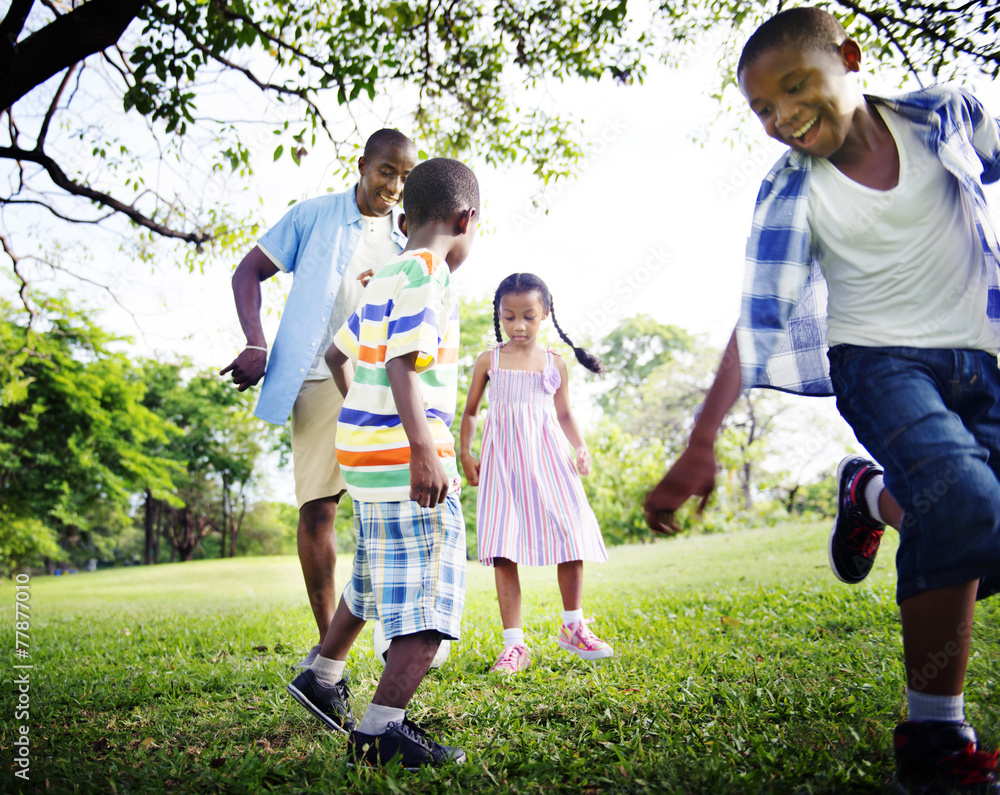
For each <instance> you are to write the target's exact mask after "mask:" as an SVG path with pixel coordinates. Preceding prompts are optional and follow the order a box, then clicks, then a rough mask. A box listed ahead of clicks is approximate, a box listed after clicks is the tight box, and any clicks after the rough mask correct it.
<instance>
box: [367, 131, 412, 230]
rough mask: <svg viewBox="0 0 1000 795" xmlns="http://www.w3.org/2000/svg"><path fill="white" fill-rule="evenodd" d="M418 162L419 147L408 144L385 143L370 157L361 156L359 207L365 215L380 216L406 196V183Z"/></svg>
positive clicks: (386, 213)
mask: <svg viewBox="0 0 1000 795" xmlns="http://www.w3.org/2000/svg"><path fill="white" fill-rule="evenodd" d="M416 164H417V148H416V147H415V146H414V145H413V144H410V145H409V146H395V145H389V146H384V147H382V148H381V149H379V150H376V152H375V154H374V155H372V157H371V159H367V158H365V157H360V158H359V159H358V173H359V174H361V181H360V182H359V183H358V191H357V198H358V208H359V209H360V210H361V214H362V215H368V216H375V217H381V216H385V215H388V214H389V213H390V212H392V208H393V207H395V206H396V205H397V204H399V202H400V200H401V199H402V198H403V184H404V183H405V182H406V177H407V176H408V175H409V173H410V171H412V170H413V167H414V166H415V165H416Z"/></svg>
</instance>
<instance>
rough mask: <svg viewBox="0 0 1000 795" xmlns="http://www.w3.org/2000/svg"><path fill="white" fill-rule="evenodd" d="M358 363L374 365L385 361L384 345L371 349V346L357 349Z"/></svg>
mask: <svg viewBox="0 0 1000 795" xmlns="http://www.w3.org/2000/svg"><path fill="white" fill-rule="evenodd" d="M358 361H359V362H367V363H368V364H376V363H377V362H384V361H385V345H379V346H378V348H373V347H372V346H371V345H362V346H360V347H359V348H358Z"/></svg>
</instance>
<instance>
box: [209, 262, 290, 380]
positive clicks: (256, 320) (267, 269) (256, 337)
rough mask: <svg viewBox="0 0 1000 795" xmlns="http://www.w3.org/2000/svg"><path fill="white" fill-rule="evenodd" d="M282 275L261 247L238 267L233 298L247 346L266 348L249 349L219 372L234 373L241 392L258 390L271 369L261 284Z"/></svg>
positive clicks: (221, 373)
mask: <svg viewBox="0 0 1000 795" xmlns="http://www.w3.org/2000/svg"><path fill="white" fill-rule="evenodd" d="M277 272H278V266H277V265H275V264H274V263H273V262H271V259H270V257H268V256H267V254H265V253H264V252H263V251H262V250H261V249H260V247H259V246H254V247H253V248H252V249H251V250H250V253H248V254H247V255H246V256H245V257H244V258H243V259H242V261H241V262H240V264H239V265H238V266H237V267H236V271H235V272H234V273H233V298H234V299H235V300H236V315H237V316H238V317H239V319H240V326H241V327H242V329H243V333H244V334H245V335H246V338H247V345H253V346H256V348H264V349H265V350H256V349H255V348H246V349H244V350H243V351H241V352H240V355H239V356H237V357H236V358H235V359H233V361H231V362H230V363H229V364H228V365H226V367H224V368H223V369H222V370H220V371H219V375H225V374H226V373H228V372H230V371H232V374H233V375H232V378H233V383H234V384H236V386H237V387H238V388H239V390H240V392H243V391H244V390H246V389H249V388H250V387H252V386H255V385H256V384H257V383H258V382H259V381H260V379H261V378H263V377H264V369H265V368H266V366H267V350H266V348H267V340H266V339H265V337H264V328H263V326H261V324H260V283H261V282H262V281H264V280H265V279H270V278H271V277H272V276H274V274H276V273H277Z"/></svg>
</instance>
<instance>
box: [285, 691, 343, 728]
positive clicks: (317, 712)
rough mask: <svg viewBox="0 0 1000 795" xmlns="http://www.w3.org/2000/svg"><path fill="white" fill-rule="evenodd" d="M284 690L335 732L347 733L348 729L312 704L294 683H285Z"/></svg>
mask: <svg viewBox="0 0 1000 795" xmlns="http://www.w3.org/2000/svg"><path fill="white" fill-rule="evenodd" d="M285 690H287V691H288V692H289V694H290V695H291V697H292V698H294V699H295V700H296V701H298V702H299V703H300V704H301V705H302V706H303V707H305V708H306V709H307V710H309V711H310V712H311V713H312V714H313V715H315V716H316V717H317V718H319V719H320V720H321V721H323V724H324V725H325V726H326V727H327V728H328V729H331V730H333V731H335V732H340V733H341V734H348V733H349V729H346V728H344V727H343V726H341V725H340V724H339V723H336V722H335V721H334V720H333V719H332V718H331V717H330V716H329V715H327V714H326V713H325V712H323V710H321V709H320V708H319V707H317V706H316V705H315V704H313V703H312V702H311V701H310V700H309V699H308V697H307V696H306V694H305V693H303V692H302V691H301V690H299V689H298V688H297V687H295V685H293V684H291V683H289V684H288V685H286V687H285Z"/></svg>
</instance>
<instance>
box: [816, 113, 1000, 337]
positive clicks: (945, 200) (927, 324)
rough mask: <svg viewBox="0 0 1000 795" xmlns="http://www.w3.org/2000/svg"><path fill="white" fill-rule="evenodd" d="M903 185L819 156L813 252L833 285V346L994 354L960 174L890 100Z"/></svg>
mask: <svg viewBox="0 0 1000 795" xmlns="http://www.w3.org/2000/svg"><path fill="white" fill-rule="evenodd" d="M878 112H879V113H880V114H881V116H882V118H883V119H885V122H886V124H887V125H888V127H889V131H890V133H892V137H893V138H894V139H895V141H896V149H897V151H898V152H899V184H897V185H896V186H895V187H894V188H892V189H891V190H887V191H880V190H875V189H874V188H869V187H866V186H865V185H861V184H859V183H857V182H855V181H854V180H852V179H851V178H850V177H847V176H845V175H844V174H843V173H842V172H841V171H839V170H838V169H837V168H836V166H834V165H833V164H832V163H830V162H829V161H828V160H820V159H817V160H816V161H815V163H814V167H813V170H812V178H811V181H810V187H809V192H810V194H809V225H810V228H811V230H812V236H813V254H814V255H815V256H816V259H817V261H818V262H819V265H820V268H821V269H822V271H823V275H824V276H825V277H826V281H827V283H828V285H829V288H830V293H829V302H828V308H827V314H828V323H829V329H828V333H827V341H828V342H829V344H830V345H837V344H840V343H849V344H852V345H864V346H870V347H871V346H874V347H881V346H910V347H917V348H968V349H978V350H985V351H988V352H990V353H994V354H996V353H997V352H998V351H1000V334H998V333H997V332H996V331H994V330H993V327H992V325H991V324H990V322H989V320H988V319H987V317H986V297H987V279H986V274H985V263H984V259H983V253H982V248H981V247H980V245H979V243H978V238H977V232H976V227H975V223H974V221H973V215H972V211H971V208H969V206H968V204H967V202H966V199H965V197H964V196H963V195H962V191H961V188H960V186H959V184H958V181H957V180H956V179H955V178H954V177H953V176H952V175H951V174H950V173H949V172H948V171H947V170H946V169H945V167H944V166H943V165H942V164H941V161H940V160H938V158H937V157H935V156H934V153H933V152H931V151H930V150H929V149H928V148H927V147H926V146H925V145H924V144H923V142H922V141H921V140H920V138H919V137H918V136H917V135H916V134H915V133H914V132H913V129H912V127H911V125H910V123H909V122H907V121H906V119H905V118H903V117H902V116H900V115H899V114H897V113H896V112H895V111H892V110H889V109H888V108H886V107H884V106H880V107H878Z"/></svg>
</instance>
